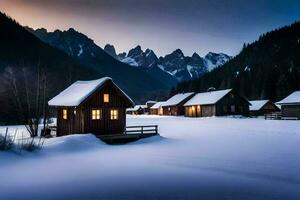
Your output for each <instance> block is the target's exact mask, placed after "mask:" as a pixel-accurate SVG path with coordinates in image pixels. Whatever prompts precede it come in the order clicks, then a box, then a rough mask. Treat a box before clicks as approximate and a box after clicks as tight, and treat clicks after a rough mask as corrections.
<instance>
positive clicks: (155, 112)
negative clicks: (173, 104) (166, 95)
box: [149, 101, 165, 115]
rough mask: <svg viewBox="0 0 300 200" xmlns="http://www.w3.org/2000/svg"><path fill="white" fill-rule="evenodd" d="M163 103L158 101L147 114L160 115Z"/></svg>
mask: <svg viewBox="0 0 300 200" xmlns="http://www.w3.org/2000/svg"><path fill="white" fill-rule="evenodd" d="M164 103H165V102H164V101H160V102H157V103H156V104H154V105H153V106H152V107H151V108H150V110H149V114H150V115H162V114H163V108H162V105H163V104H164Z"/></svg>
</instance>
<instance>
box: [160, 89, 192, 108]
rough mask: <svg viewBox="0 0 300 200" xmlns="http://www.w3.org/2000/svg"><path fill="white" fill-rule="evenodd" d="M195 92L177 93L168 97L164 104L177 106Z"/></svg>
mask: <svg viewBox="0 0 300 200" xmlns="http://www.w3.org/2000/svg"><path fill="white" fill-rule="evenodd" d="M193 94H194V92H188V93H180V94H176V95H174V96H173V97H171V98H170V99H168V100H167V101H166V102H165V103H164V104H163V105H162V106H163V107H164V106H176V105H177V104H179V103H181V102H182V101H184V100H185V99H186V98H188V97H190V96H191V95H193Z"/></svg>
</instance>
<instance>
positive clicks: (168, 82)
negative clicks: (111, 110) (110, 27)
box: [27, 27, 176, 102]
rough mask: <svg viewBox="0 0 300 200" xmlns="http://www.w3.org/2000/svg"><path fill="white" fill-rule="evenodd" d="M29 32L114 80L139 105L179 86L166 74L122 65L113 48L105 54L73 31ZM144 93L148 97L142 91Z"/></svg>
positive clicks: (86, 37) (86, 38) (42, 30)
mask: <svg viewBox="0 0 300 200" xmlns="http://www.w3.org/2000/svg"><path fill="white" fill-rule="evenodd" d="M27 29H28V30H29V31H30V32H31V33H33V34H35V35H36V36H37V37H38V38H39V39H41V40H42V41H44V42H46V43H47V44H49V45H51V46H53V47H55V48H58V49H60V50H62V51H64V52H66V53H67V54H68V55H70V56H72V57H73V58H74V59H76V60H77V61H78V62H80V63H82V64H84V65H85V66H87V67H89V68H91V69H93V70H96V71H98V72H101V73H102V74H105V75H106V76H110V77H112V78H113V79H114V80H115V81H116V83H117V84H119V85H122V86H123V87H124V88H125V91H126V92H127V93H128V94H129V95H130V96H132V97H133V98H134V99H135V100H137V102H143V101H146V100H147V98H153V97H155V96H157V94H159V95H162V94H163V93H165V95H167V93H168V91H169V89H170V88H171V87H173V86H175V84H176V82H175V81H174V80H173V77H171V76H169V75H167V74H165V73H164V72H161V71H157V72H156V74H155V75H154V74H153V73H150V72H149V71H148V70H144V69H138V68H133V67H131V66H129V65H128V64H126V63H123V62H120V61H119V60H118V59H115V58H114V56H113V53H114V52H113V49H112V48H111V47H110V46H106V50H107V49H108V48H110V50H112V51H108V52H106V51H104V50H103V49H102V48H101V47H99V46H98V45H96V44H95V43H94V41H93V40H92V39H90V38H89V37H88V36H86V35H84V34H83V33H80V32H78V31H76V30H75V29H73V28H70V29H68V30H65V31H61V30H55V31H54V32H48V31H47V30H46V29H37V30H33V29H31V28H28V27H27ZM145 90H146V91H147V94H145V93H144V92H143V91H145Z"/></svg>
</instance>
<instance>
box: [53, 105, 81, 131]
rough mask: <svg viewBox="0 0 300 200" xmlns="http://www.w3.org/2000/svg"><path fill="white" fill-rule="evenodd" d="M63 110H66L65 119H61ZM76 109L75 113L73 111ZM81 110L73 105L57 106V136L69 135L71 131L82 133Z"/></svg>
mask: <svg viewBox="0 0 300 200" xmlns="http://www.w3.org/2000/svg"><path fill="white" fill-rule="evenodd" d="M63 110H67V119H63ZM74 110H76V114H75V113H74ZM81 116H82V111H81V110H80V109H76V108H75V107H58V108H57V132H56V135H57V136H63V135H70V134H72V133H82V130H83V125H82V123H81Z"/></svg>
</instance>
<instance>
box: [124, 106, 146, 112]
mask: <svg viewBox="0 0 300 200" xmlns="http://www.w3.org/2000/svg"><path fill="white" fill-rule="evenodd" d="M140 108H142V109H145V105H135V106H134V107H133V108H127V109H126V111H133V112H134V111H138V110H139V109H140Z"/></svg>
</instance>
